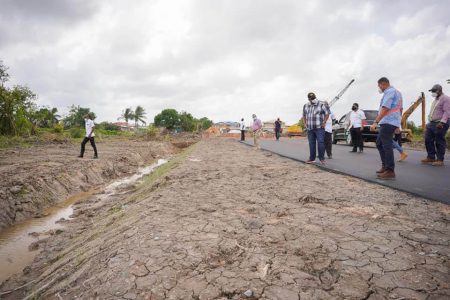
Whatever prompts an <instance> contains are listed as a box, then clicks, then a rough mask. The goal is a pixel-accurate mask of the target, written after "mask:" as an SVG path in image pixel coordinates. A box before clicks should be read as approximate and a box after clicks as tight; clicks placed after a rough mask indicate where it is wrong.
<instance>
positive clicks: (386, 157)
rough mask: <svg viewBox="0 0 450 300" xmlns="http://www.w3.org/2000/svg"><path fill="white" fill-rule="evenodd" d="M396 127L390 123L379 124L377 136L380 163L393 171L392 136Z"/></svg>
mask: <svg viewBox="0 0 450 300" xmlns="http://www.w3.org/2000/svg"><path fill="white" fill-rule="evenodd" d="M396 128H397V127H395V126H394V125H391V124H381V125H380V130H379V131H378V137H377V148H378V152H379V153H380V158H381V165H382V166H383V168H385V169H386V170H391V171H394V169H395V162H394V147H393V145H392V137H393V136H394V131H395V129H396Z"/></svg>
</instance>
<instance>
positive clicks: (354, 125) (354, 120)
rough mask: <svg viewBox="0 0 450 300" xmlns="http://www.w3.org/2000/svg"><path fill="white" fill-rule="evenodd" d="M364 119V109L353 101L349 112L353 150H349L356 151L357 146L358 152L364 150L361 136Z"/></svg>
mask: <svg viewBox="0 0 450 300" xmlns="http://www.w3.org/2000/svg"><path fill="white" fill-rule="evenodd" d="M365 119H366V115H365V114H364V111H362V110H361V109H359V104H358V103H353V105H352V111H351V112H350V126H349V127H350V134H351V137H352V144H353V150H352V151H350V152H356V151H357V148H359V152H363V150H364V141H363V138H362V130H363V127H362V121H363V120H365Z"/></svg>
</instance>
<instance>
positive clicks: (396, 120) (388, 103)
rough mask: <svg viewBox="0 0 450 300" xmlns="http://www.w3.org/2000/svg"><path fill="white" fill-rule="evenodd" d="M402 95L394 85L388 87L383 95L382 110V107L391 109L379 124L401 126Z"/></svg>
mask: <svg viewBox="0 0 450 300" xmlns="http://www.w3.org/2000/svg"><path fill="white" fill-rule="evenodd" d="M401 99H402V95H401V94H400V92H399V91H397V90H396V89H395V88H394V87H392V86H391V87H389V88H387V89H386V90H385V91H384V93H383V97H382V98H381V101H380V110H379V111H381V108H382V107H386V108H388V109H389V110H390V111H389V112H388V114H387V115H386V116H384V118H383V119H381V120H380V122H379V124H380V125H383V124H390V125H393V126H395V127H398V128H400V122H401V119H402V113H401V108H402V101H401Z"/></svg>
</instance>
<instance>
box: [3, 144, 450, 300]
mask: <svg viewBox="0 0 450 300" xmlns="http://www.w3.org/2000/svg"><path fill="white" fill-rule="evenodd" d="M189 151H190V152H189V153H188V156H187V157H186V159H185V160H184V161H183V162H181V163H179V165H177V166H176V167H175V168H173V169H172V170H170V171H169V172H168V173H166V174H165V175H163V176H162V177H161V178H159V179H157V180H156V181H152V182H147V183H145V184H143V185H141V186H139V187H137V188H135V189H131V190H126V191H124V192H123V193H122V194H118V195H115V196H112V197H109V198H108V199H106V200H105V199H103V200H100V198H98V197H92V198H91V199H89V200H88V201H86V202H84V203H81V204H79V205H78V206H77V208H76V215H77V217H76V218H75V219H74V220H72V221H70V222H69V223H68V224H67V226H66V229H65V231H64V232H62V233H61V234H59V235H55V236H54V237H52V238H51V239H49V240H48V241H47V243H46V245H45V249H44V250H43V251H42V252H41V253H40V254H39V256H38V258H37V259H36V261H35V262H34V263H33V265H32V266H31V267H30V268H27V269H26V272H25V273H24V274H22V275H21V276H16V277H15V278H13V279H11V280H10V281H7V282H5V283H4V284H3V286H2V287H1V291H2V292H7V291H11V290H13V289H15V288H18V287H21V286H23V285H25V286H24V287H21V288H19V289H18V290H17V291H15V292H12V293H8V294H5V295H4V298H5V299H17V298H22V297H28V299H31V298H33V297H42V298H44V299H73V298H81V299H284V300H286V299H370V300H375V299H428V300H431V299H449V298H450V286H449V285H450V275H449V274H450V273H449V271H450V268H449V267H450V260H449V256H450V247H449V237H450V230H449V224H450V207H449V206H446V205H444V204H441V203H435V202H431V201H428V200H425V199H421V198H418V197H414V196H411V195H408V194H406V193H402V192H398V191H394V190H391V189H389V188H386V187H382V186H378V185H375V184H371V183H367V182H364V181H361V180H358V179H355V178H352V177H347V176H342V175H338V174H332V173H327V172H325V171H322V170H319V169H317V168H316V167H314V166H308V165H304V164H301V163H298V162H295V161H291V160H289V159H286V158H281V157H278V156H276V155H272V154H270V153H268V152H263V151H255V150H253V149H252V148H250V147H247V146H245V145H242V144H240V143H237V142H236V141H233V140H224V139H204V140H202V141H201V142H199V143H198V144H197V145H195V146H194V147H193V149H190V150H189ZM244 293H245V294H244Z"/></svg>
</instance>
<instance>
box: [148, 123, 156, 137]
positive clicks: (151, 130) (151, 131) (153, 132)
mask: <svg viewBox="0 0 450 300" xmlns="http://www.w3.org/2000/svg"><path fill="white" fill-rule="evenodd" d="M158 134H159V128H158V127H155V126H154V125H150V126H148V128H147V137H148V138H154V137H156V136H157V135H158Z"/></svg>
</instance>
